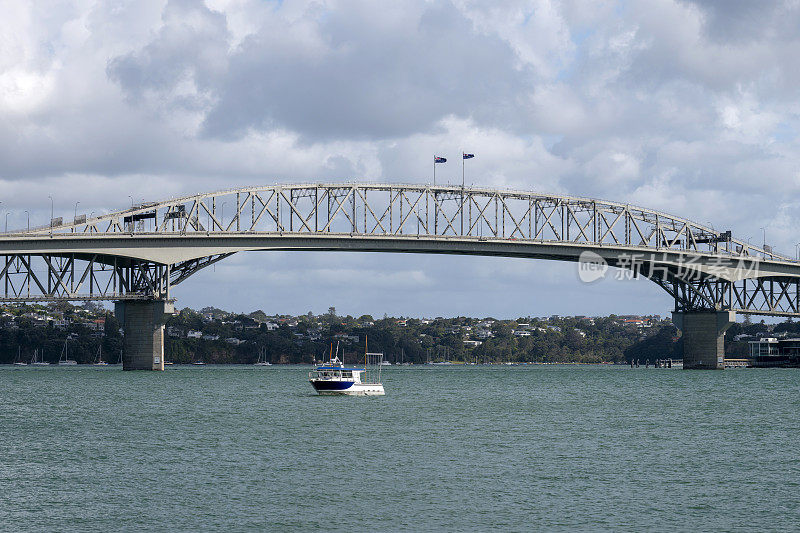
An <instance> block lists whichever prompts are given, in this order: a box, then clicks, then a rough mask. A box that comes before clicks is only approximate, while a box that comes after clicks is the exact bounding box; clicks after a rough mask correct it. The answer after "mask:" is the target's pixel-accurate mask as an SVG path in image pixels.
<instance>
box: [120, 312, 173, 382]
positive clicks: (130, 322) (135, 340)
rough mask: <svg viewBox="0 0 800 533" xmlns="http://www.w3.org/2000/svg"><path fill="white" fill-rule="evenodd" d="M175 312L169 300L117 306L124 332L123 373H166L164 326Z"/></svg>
mask: <svg viewBox="0 0 800 533" xmlns="http://www.w3.org/2000/svg"><path fill="white" fill-rule="evenodd" d="M174 310H175V304H174V303H173V302H171V301H168V300H127V301H119V302H116V303H115V305H114V314H115V315H116V317H117V320H119V323H120V324H122V330H123V332H124V333H125V339H124V341H123V351H122V369H123V370H164V323H165V322H166V321H167V318H169V317H170V315H172V313H173V312H174Z"/></svg>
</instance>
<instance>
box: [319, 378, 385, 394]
mask: <svg viewBox="0 0 800 533" xmlns="http://www.w3.org/2000/svg"><path fill="white" fill-rule="evenodd" d="M310 382H311V386H312V387H314V390H315V391H317V394H319V395H320V396H383V395H385V392H384V390H383V385H382V384H380V383H353V382H352V381H336V380H310Z"/></svg>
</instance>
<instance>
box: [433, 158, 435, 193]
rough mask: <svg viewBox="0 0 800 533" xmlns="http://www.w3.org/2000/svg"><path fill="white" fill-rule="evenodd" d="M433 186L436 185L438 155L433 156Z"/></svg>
mask: <svg viewBox="0 0 800 533" xmlns="http://www.w3.org/2000/svg"><path fill="white" fill-rule="evenodd" d="M433 186H434V187H435V186H436V156H433Z"/></svg>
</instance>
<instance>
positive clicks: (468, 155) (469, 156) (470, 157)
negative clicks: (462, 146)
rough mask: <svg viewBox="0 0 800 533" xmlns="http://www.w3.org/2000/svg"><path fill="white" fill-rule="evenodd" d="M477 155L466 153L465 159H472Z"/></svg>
mask: <svg viewBox="0 0 800 533" xmlns="http://www.w3.org/2000/svg"><path fill="white" fill-rule="evenodd" d="M473 157H475V154H464V159H472V158H473Z"/></svg>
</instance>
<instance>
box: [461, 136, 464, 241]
mask: <svg viewBox="0 0 800 533" xmlns="http://www.w3.org/2000/svg"><path fill="white" fill-rule="evenodd" d="M461 236H462V237H463V236H464V152H463V150H462V152H461Z"/></svg>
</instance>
